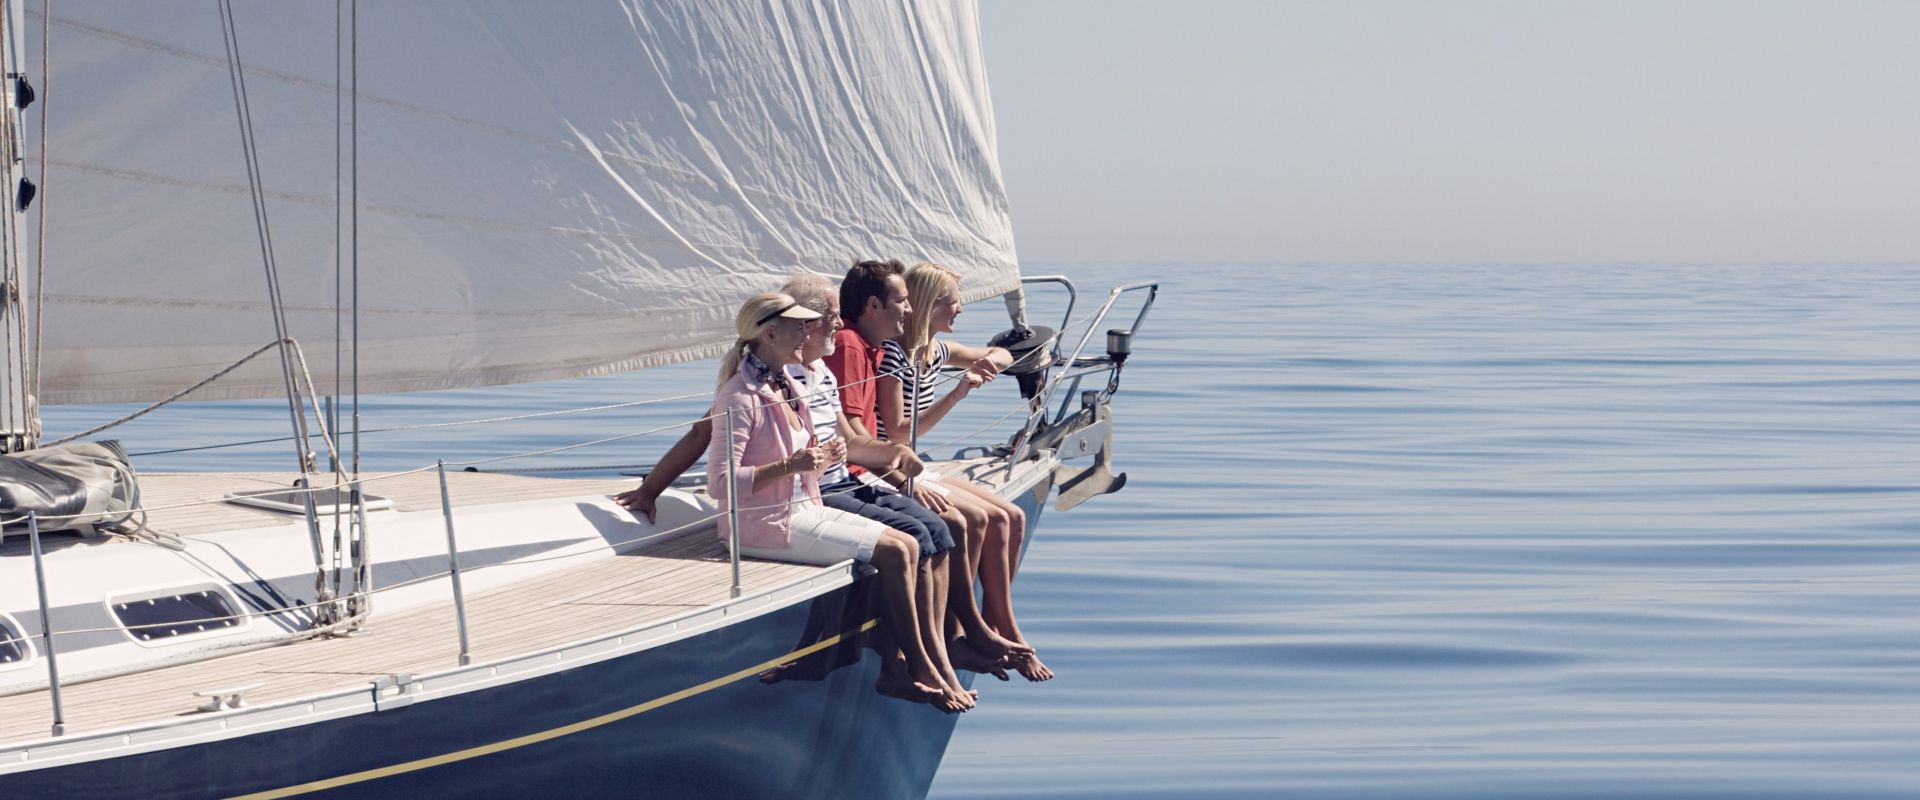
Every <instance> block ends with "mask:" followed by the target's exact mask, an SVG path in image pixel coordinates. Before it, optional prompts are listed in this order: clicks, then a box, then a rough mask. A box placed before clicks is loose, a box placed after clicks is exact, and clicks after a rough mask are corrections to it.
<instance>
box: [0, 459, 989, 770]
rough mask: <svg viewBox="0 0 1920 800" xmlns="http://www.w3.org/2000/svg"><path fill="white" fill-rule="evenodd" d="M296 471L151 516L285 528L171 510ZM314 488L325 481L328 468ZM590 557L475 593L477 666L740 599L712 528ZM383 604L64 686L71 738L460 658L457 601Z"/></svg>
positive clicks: (8, 726)
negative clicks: (327, 627) (310, 632)
mask: <svg viewBox="0 0 1920 800" xmlns="http://www.w3.org/2000/svg"><path fill="white" fill-rule="evenodd" d="M985 461H986V460H985V459H981V460H976V461H973V462H969V463H967V464H966V465H965V466H967V467H969V469H967V470H966V471H967V472H968V473H969V474H971V475H972V476H974V477H975V478H976V479H982V478H984V480H983V482H985V483H987V484H990V485H993V484H1002V483H1004V482H1005V481H1007V480H1008V479H1009V477H1010V476H1009V475H1008V474H1007V473H1006V471H1005V470H994V471H992V472H991V474H987V475H983V474H982V473H983V472H984V471H985V470H986V464H985V463H984V462H985ZM960 466H961V465H959V464H953V463H951V462H949V463H947V464H943V465H941V469H942V471H944V472H947V473H949V474H951V473H954V472H956V471H959V470H958V469H957V468H958V467H960ZM293 478H294V476H293V475H291V474H196V475H162V474H156V475H143V476H142V477H141V486H142V488H143V492H144V496H143V498H142V499H143V505H144V506H146V507H147V508H149V509H160V510H154V511H151V512H150V514H149V518H148V521H147V524H148V526H149V527H150V528H153V529H155V530H158V531H165V532H171V533H177V534H181V535H185V536H195V535H205V534H210V533H215V532H219V531H226V530H239V529H246V528H257V527H260V526H262V525H271V524H288V522H289V517H288V516H287V515H283V514H276V513H274V512H268V511H261V510H256V509H251V508H245V507H241V506H236V505H233V504H230V503H221V504H215V505H211V506H208V505H199V506H194V507H192V508H184V509H171V510H169V509H166V508H165V507H166V506H172V505H178V504H182V503H187V502H192V501H196V500H211V499H218V498H221V497H224V496H225V495H226V494H227V493H229V492H233V491H241V490H257V489H269V488H273V487H286V486H288V485H290V484H291V483H292V480H293ZM316 483H317V484H320V485H324V476H322V480H317V481H316ZM636 483H637V481H636V480H634V479H631V478H625V479H619V480H577V479H552V478H528V477H519V476H511V475H500V474H486V473H448V484H449V495H450V496H451V498H452V502H453V504H454V506H455V507H456V508H469V507H473V506H481V505H487V504H493V503H507V502H515V501H524V500H539V499H551V498H561V497H576V496H581V495H591V494H613V493H617V492H619V491H624V490H625V489H628V488H631V487H633V486H634V485H635V484H636ZM368 491H369V492H370V493H372V494H377V495H380V496H384V497H388V498H391V499H392V500H393V501H394V503H395V506H396V508H397V509H398V510H400V511H430V510H437V509H438V508H439V505H440V493H439V492H440V490H439V483H438V478H437V476H436V475H435V474H434V473H432V472H425V473H417V474H413V475H408V476H404V477H400V478H395V479H390V480H384V481H379V482H376V483H374V484H373V485H371V486H370V487H369V488H368ZM1003 491H1004V489H1003ZM106 546H128V545H118V544H109V545H106ZM9 557H15V556H9ZM579 561H580V563H579V566H577V567H570V568H567V569H564V570H561V571H558V572H550V573H547V574H544V575H541V576H535V577H529V578H527V579H525V580H522V581H518V582H514V583H511V584H508V585H505V586H501V587H498V588H494V589H491V590H487V591H472V590H469V592H468V593H467V620H468V632H469V637H470V640H471V650H472V657H473V661H474V662H475V663H481V662H485V661H489V660H492V659H497V658H501V657H506V656H512V655H517V654H525V653H529V652H532V651H537V650H541V649H543V648H551V647H554V646H558V645H563V644H568V643H573V642H578V641H581V640H583V639H588V638H591V637H593V636H595V635H601V634H608V633H612V632H615V631H620V630H624V629H629V628H634V627H636V626H640V625H642V624H644V623H647V622H650V621H654V620H663V619H666V618H669V617H673V616H676V615H680V614H684V613H686V612H689V611H695V610H699V609H702V608H707V607H710V606H713V605H716V604H719V603H723V602H726V601H727V600H729V598H730V596H731V593H730V588H731V585H732V570H731V567H730V565H729V563H728V559H727V553H726V549H725V547H724V546H722V544H721V543H720V542H719V541H718V540H717V538H716V537H715V536H714V534H713V528H712V527H711V526H710V525H708V526H702V527H698V528H694V529H691V530H687V531H684V532H681V533H679V534H677V535H674V536H671V537H670V538H666V539H663V540H660V541H655V542H652V543H649V544H647V545H646V546H644V547H641V548H640V549H638V550H635V551H632V552H629V553H626V554H623V555H615V556H606V555H602V556H600V557H598V558H580V559H579ZM827 571H829V570H826V569H822V568H818V567H811V566H804V565H795V564H781V563H774V562H765V561H753V560H748V561H743V562H742V564H741V582H742V589H743V593H744V594H748V595H751V594H752V593H753V592H756V591H759V590H761V589H768V588H772V587H775V586H779V585H782V584H787V583H790V582H793V581H795V580H799V579H802V578H804V577H806V576H808V575H811V574H816V573H823V572H827ZM374 603H375V605H374V615H373V618H372V622H371V624H370V625H369V627H368V629H367V630H366V631H364V632H361V633H358V634H355V635H353V636H351V637H345V638H327V639H316V640H307V641H299V642H293V643H288V644H282V645H278V646H273V647H267V648H264V649H258V650H251V651H242V652H236V653H232V654H227V655H221V656H218V657H214V658H210V659H207V660H202V661H196V662H193V663H188V664H182V665H178V666H171V667H165V668H161V669H156V670H151V671H146V672H140V673H136V674H132V675H126V676H121V677H114V678H105V679H101V680H95V681H91V682H86V683H78V684H63V699H64V704H65V717H66V720H65V721H66V725H67V732H68V734H69V735H73V734H79V733H84V732H87V731H98V730H103V729H109V728H118V727H122V726H127V725H133V724H139V723H152V722H157V721H164V720H168V719H173V718H178V717H182V716H185V715H190V714H193V713H195V709H196V707H198V706H199V705H200V704H201V703H202V702H203V700H202V698H198V697H195V696H194V692H196V691H200V690H205V689H211V688H222V687H232V686H240V685H246V684H251V683H264V685H263V686H261V687H260V688H258V689H255V690H253V691H252V692H251V693H250V694H248V696H247V700H248V702H249V703H250V704H261V703H267V702H271V701H275V700H285V699H291V698H297V697H305V696H311V695H315V694H320V693H324V692H328V691H337V690H341V689H352V688H364V687H366V685H367V684H368V683H369V682H371V681H374V680H376V679H380V678H384V677H387V676H390V675H395V674H407V673H428V672H435V671H440V670H446V669H451V668H454V667H456V666H457V665H458V656H459V638H458V631H457V629H456V626H455V621H454V609H453V606H452V603H451V602H450V601H448V602H443V603H439V604H435V605H432V606H430V607H426V608H419V609H414V610H408V611H399V612H388V613H381V611H380V606H379V599H378V597H376V599H375V600H374ZM40 668H42V669H44V665H43V664H42V665H41V666H40ZM52 721H53V713H52V705H51V701H50V699H49V697H48V693H47V692H46V691H45V690H40V691H34V692H28V693H25V694H17V695H12V696H7V697H0V742H19V741H23V740H31V739H39V738H42V737H45V736H47V735H48V732H49V729H50V728H51V725H52Z"/></svg>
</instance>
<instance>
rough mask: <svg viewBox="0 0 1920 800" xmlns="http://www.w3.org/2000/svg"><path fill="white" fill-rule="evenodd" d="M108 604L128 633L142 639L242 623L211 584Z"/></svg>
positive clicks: (153, 639) (150, 639)
mask: <svg viewBox="0 0 1920 800" xmlns="http://www.w3.org/2000/svg"><path fill="white" fill-rule="evenodd" d="M110 607H111V608H112V609H113V617H114V619H116V620H119V621H120V624H121V626H123V627H125V628H126V629H127V635H129V636H132V637H133V638H134V639H135V640H137V641H141V642H155V641H160V640H162V639H172V638H175V637H179V636H186V635H188V634H195V633H206V632H209V631H215V632H217V631H221V630H226V629H228V628H237V627H240V625H241V623H242V619H241V617H240V615H239V612H237V611H235V610H234V605H233V601H232V600H229V599H228V598H227V595H226V593H225V592H222V591H220V590H218V589H216V588H214V587H212V586H194V587H189V588H186V589H182V590H180V591H177V592H171V593H162V594H155V595H151V596H148V597H141V598H137V599H122V600H116V601H114V602H113V603H112V604H111V606H110Z"/></svg>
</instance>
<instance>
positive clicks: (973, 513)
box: [942, 484, 1032, 671]
mask: <svg viewBox="0 0 1920 800" xmlns="http://www.w3.org/2000/svg"><path fill="white" fill-rule="evenodd" d="M942 485H945V484H942ZM947 499H948V500H950V501H952V502H953V506H954V508H956V509H959V511H960V513H961V515H962V516H963V517H964V518H965V520H966V539H965V540H964V541H963V542H962V545H961V547H959V548H958V549H956V550H955V552H960V551H962V550H964V551H966V552H967V553H968V564H967V566H968V567H969V572H968V573H967V574H966V575H964V576H963V575H962V574H961V573H959V572H954V573H953V575H952V577H951V578H950V581H951V582H952V591H953V600H952V601H951V602H949V603H948V604H947V606H948V608H951V609H952V610H953V613H954V615H955V616H956V617H958V618H959V621H960V627H961V628H962V630H964V631H965V632H966V636H967V645H968V646H969V647H970V648H971V649H972V651H973V652H975V653H978V654H979V655H981V656H983V657H985V658H986V659H988V661H990V662H998V661H999V660H1000V659H1002V658H1018V657H1021V656H1024V655H1026V654H1027V653H1030V652H1032V648H1030V647H1027V646H1026V645H1025V644H1023V643H1021V642H1019V641H1016V640H1014V639H1013V638H1011V637H1009V636H1003V635H1001V634H1000V633H998V632H996V631H994V629H993V628H992V627H991V626H990V625H989V624H988V621H987V619H986V618H985V617H983V616H981V613H980V608H979V606H978V605H977V603H976V601H975V597H974V590H973V582H974V573H975V572H976V571H977V570H979V565H980V563H981V559H982V558H988V557H990V556H991V554H989V553H987V552H986V547H987V537H988V535H989V533H990V530H989V529H990V528H991V527H992V516H993V514H994V509H993V506H991V505H989V504H987V503H986V502H985V501H983V500H981V499H979V498H977V497H975V496H973V495H971V494H968V493H966V492H952V493H950V494H948V495H947ZM955 538H956V539H958V538H959V537H958V536H956V537H955ZM982 577H984V576H982ZM991 593H992V590H991V589H989V590H988V594H989V595H991ZM981 671H985V670H981Z"/></svg>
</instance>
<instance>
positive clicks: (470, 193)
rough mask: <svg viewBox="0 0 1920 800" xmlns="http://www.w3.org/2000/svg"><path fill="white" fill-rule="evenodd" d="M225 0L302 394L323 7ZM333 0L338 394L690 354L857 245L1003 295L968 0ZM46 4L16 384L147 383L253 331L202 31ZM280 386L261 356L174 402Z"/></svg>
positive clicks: (327, 57) (327, 248) (331, 245)
mask: <svg viewBox="0 0 1920 800" xmlns="http://www.w3.org/2000/svg"><path fill="white" fill-rule="evenodd" d="M236 6H237V7H236V8H235V9H234V13H235V17H236V22H237V25H236V29H237V31H238V36H237V38H238V41H239V45H240V56H241V63H242V64H243V65H244V67H245V73H244V75H245V81H246V91H247V99H248V100H249V102H250V105H251V109H252V126H253V130H254V135H255V137H256V140H257V142H258V145H259V146H258V151H257V152H258V160H259V165H260V175H261V178H262V180H263V182H264V186H265V190H266V197H267V217H268V221H269V222H270V224H271V231H272V237H271V241H272V245H273V249H274V256H275V259H276V261H277V262H278V271H279V275H280V280H281V282H282V286H283V297H284V298H285V301H286V308H287V310H288V319H289V325H290V333H291V335H292V336H294V337H295V338H296V339H297V340H299V342H300V343H301V344H302V346H303V347H304V348H305V350H306V352H307V354H308V357H309V361H310V363H311V367H312V369H313V373H314V377H315V379H316V380H317V381H318V382H319V383H321V384H322V385H323V386H331V385H332V382H333V377H334V376H333V372H334V369H333V351H334V341H335V331H336V319H337V318H338V314H337V313H336V310H337V308H338V306H337V305H336V302H335V297H336V294H337V293H338V292H339V291H340V290H341V286H342V284H339V283H337V282H336V274H337V273H336V269H335V264H336V257H337V255H336V254H337V251H338V249H337V248H336V244H335V238H336V237H335V231H336V226H335V215H336V200H335V198H336V186H344V185H345V184H346V183H347V178H346V176H340V177H339V179H338V182H336V166H337V165H339V164H343V163H345V162H346V159H341V160H336V158H335V152H336V130H337V128H336V124H337V119H338V117H337V116H336V113H335V109H336V100H337V99H343V98H339V97H338V96H337V95H336V90H335V86H336V82H335V76H336V74H337V73H336V64H337V63H338V62H337V61H336V59H337V58H341V57H344V55H345V54H344V53H343V52H341V51H340V50H337V49H336V41H337V40H336V34H335V31H336V19H335V13H334V12H335V8H334V7H335V4H333V3H306V4H292V3H257V4H254V3H246V4H236ZM359 6H360V19H359V23H358V33H359V38H358V57H357V58H358V98H357V109H358V115H359V124H358V158H357V165H358V186H359V212H358V220H359V225H358V238H359V276H360V291H359V293H360V311H359V326H360V330H359V340H360V387H361V390H362V391H365V392H391V391H411V390H420V389H438V388H452V387H463V386H477V385H486V384H499V383H514V382H527V381H538V380H547V379H555V378H564V377H572V376H579V375H588V374H596V373H604V372H610V371H618V370H624V369H632V368H638V367H644V366H652V365H658V364H664V363H670V362H674V361H681V360H687V359H692V358H698V357H703V356H706V355H709V354H711V353H713V352H716V351H717V349H718V348H719V347H721V346H722V345H723V343H724V342H726V341H730V340H731V338H732V316H733V313H734V311H735V310H736V309H737V307H738V304H739V302H740V300H741V299H742V298H743V297H745V296H746V295H747V294H749V293H751V292H754V291H760V290H764V289H768V288H772V287H774V286H777V285H778V284H779V283H780V282H781V281H782V280H784V279H785V278H786V277H787V276H789V275H790V274H791V273H793V272H794V271H795V270H797V269H813V270H819V271H824V272H830V273H835V274H837V273H838V272H840V271H842V270H844V269H845V268H846V266H847V265H848V264H849V263H851V262H852V261H853V260H855V259H858V258H868V257H876V256H877V257H882V258H900V259H903V260H907V261H909V262H911V261H915V260H931V261H937V262H940V263H943V264H947V265H949V266H952V267H954V268H956V269H958V270H960V271H961V272H962V273H963V274H964V275H965V276H966V279H965V281H964V283H963V293H964V294H965V295H967V298H968V299H978V298H982V297H987V296H991V295H994V294H1000V293H1004V292H1007V291H1010V290H1012V289H1014V288H1016V286H1017V282H1018V272H1017V267H1016V265H1015V256H1014V247H1013V237H1012V231H1011V225H1010V223H1009V219H1008V213H1007V206H1006V196H1005V192H1004V189H1003V186H1002V183H1001V178H1000V173H999V167H998V158H997V155H996V152H995V139H994V122H993V113H992V109H991V106H990V104H989V102H988V91H987V79H986V73H985V70H984V67H983V65H982V59H981V47H980V42H979V38H978V36H979V30H978V24H977V19H976V8H975V7H974V4H973V3H972V2H971V0H957V1H956V2H944V0H943V1H942V2H931V1H929V0H904V1H903V2H888V3H878V2H864V0H862V1H860V2H853V1H846V2H832V1H831V0H829V1H827V2H787V1H785V0H628V1H627V2H624V3H623V2H585V1H584V0H581V1H579V2H564V3H532V2H506V1H503V2H491V3H487V2H467V1H466V0H461V1H460V2H453V1H452V0H446V1H444V2H443V1H439V0H408V1H407V2H374V0H366V1H365V2H361V3H359ZM53 9H54V11H53V19H52V20H51V23H52V24H51V31H52V34H51V44H50V45H49V46H48V48H47V49H48V52H49V53H50V54H51V57H52V70H51V71H52V74H51V76H50V77H51V81H50V85H49V87H48V88H49V90H50V91H47V92H45V93H44V97H43V100H44V101H45V102H44V103H42V104H37V105H36V106H35V107H33V108H31V109H29V113H28V115H27V118H26V124H27V130H28V131H29V132H30V133H31V132H33V131H35V130H37V126H38V112H39V111H40V110H41V109H42V108H50V109H51V111H50V117H49V121H50V123H51V132H50V134H49V136H48V148H49V149H48V155H47V159H46V160H47V164H48V167H49V169H48V171H47V179H46V185H45V186H44V187H42V188H43V195H42V197H43V199H44V201H45V204H46V208H47V210H48V212H49V216H48V218H47V243H46V252H47V259H46V269H47V274H46V281H45V287H44V290H45V300H46V310H45V324H46V334H45V349H44V354H43V358H42V363H41V368H42V371H43V376H44V377H43V387H44V390H43V396H42V397H41V402H43V403H90V402H123V401H146V400H153V399H158V398H161V397H165V396H167V395H169V394H171V393H173V392H175V391H177V390H178V389H180V388H183V387H185V386H187V385H189V384H191V383H193V382H195V381H197V380H200V379H202V378H204V377H206V376H207V375H209V374H211V373H213V372H214V371H216V370H218V369H220V368H222V367H225V366H226V365H228V364H230V363H232V362H233V361H234V360H236V359H238V358H239V357H241V356H243V355H245V354H246V353H248V352H250V351H252V350H253V349H255V348H257V347H259V346H261V345H263V344H265V343H267V342H270V341H272V340H273V337H274V329H273V325H272V321H271V318H270V316H269V306H268V303H267V293H266V278H265V276H264V273H263V270H262V266H261V262H262V256H261V251H260V245H259V239H258V237H257V235H256V231H255V225H254V222H253V212H252V203H251V199H250V196H249V193H248V190H247V173H246V169H245V161H244V160H243V158H244V155H243V150H242V148H241V146H240V141H241V139H240V133H239V126H238V124H237V123H236V118H235V112H234V97H233V89H232V86H231V83H230V80H229V74H228V69H227V57H226V51H225V47H224V41H223V37H222V33H221V24H220V18H219V16H218V13H217V11H216V6H215V4H214V3H211V2H205V0H195V1H194V2H131V1H129V2H121V3H60V4H54V6H53ZM30 11H32V12H34V13H37V6H36V7H35V8H34V9H30ZM40 22H41V20H40V18H39V17H38V16H34V15H33V14H30V15H29V18H28V19H27V25H26V30H25V31H22V34H23V35H22V36H21V37H20V38H21V39H22V40H23V44H25V45H27V58H26V59H25V61H26V63H27V64H28V65H29V66H34V65H37V64H38V63H39V28H40ZM346 38H347V37H345V36H344V35H343V37H342V39H341V41H344V40H345V39H346ZM22 155H23V156H25V157H26V158H27V163H28V165H29V166H31V165H32V164H33V163H34V159H36V158H37V156H38V150H37V148H36V146H35V139H29V142H28V150H27V152H25V153H23V154H22ZM29 227H31V226H29ZM28 252H31V250H29V251H28ZM31 271H32V270H31V269H29V270H27V272H29V273H31ZM345 302H347V301H346V300H344V299H343V300H342V303H345ZM342 336H343V338H344V337H345V334H344V333H343V335H342ZM323 391H324V390H323ZM283 393H284V385H283V383H282V380H281V378H280V375H279V364H278V362H277V360H275V359H272V358H271V357H268V358H262V359H258V360H257V361H256V362H255V363H253V364H251V365H250V366H249V367H247V368H244V369H242V370H239V371H236V372H235V373H234V374H232V375H230V376H228V377H226V378H224V379H222V380H221V381H219V382H217V383H215V384H213V385H212V386H210V387H208V388H207V389H205V390H203V391H202V392H199V393H197V394H196V395H195V398H196V399H211V398H239V397H268V396H279V395H282V394H283Z"/></svg>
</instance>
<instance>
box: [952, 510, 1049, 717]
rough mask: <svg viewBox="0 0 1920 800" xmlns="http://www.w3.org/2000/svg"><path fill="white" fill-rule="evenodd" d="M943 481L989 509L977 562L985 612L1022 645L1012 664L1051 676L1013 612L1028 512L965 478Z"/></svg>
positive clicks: (1033, 677)
mask: <svg viewBox="0 0 1920 800" xmlns="http://www.w3.org/2000/svg"><path fill="white" fill-rule="evenodd" d="M941 485H942V486H947V487H950V488H953V489H956V490H958V491H956V492H954V494H955V495H959V494H965V495H967V496H968V497H970V498H972V499H974V500H975V501H977V502H979V503H980V504H981V505H982V506H983V507H984V508H985V509H986V516H987V529H986V533H987V535H986V537H985V541H984V543H983V546H982V548H981V555H980V560H979V562H978V563H979V566H980V584H981V598H980V600H981V605H982V615H983V616H984V617H985V618H986V621H987V623H988V624H989V625H991V626H993V628H994V630H996V631H998V632H999V633H1000V634H1001V635H1003V636H1005V637H1006V638H1008V639H1010V640H1012V641H1014V642H1016V643H1018V644H1019V645H1021V646H1022V648H1021V649H1022V650H1024V651H1025V654H1024V657H1021V656H1020V655H1019V654H1018V653H1017V651H1016V657H1015V658H1014V663H1013V664H1012V666H1013V668H1014V669H1016V670H1018V671H1019V672H1020V675H1021V676H1022V677H1024V678H1026V679H1027V680H1030V681H1044V680H1049V679H1051V678H1052V677H1053V670H1051V669H1048V668H1047V665H1046V664H1044V663H1041V661H1040V659H1039V657H1038V656H1036V655H1034V653H1033V647H1032V644H1031V643H1030V642H1028V641H1027V637H1026V635H1025V634H1023V633H1021V632H1020V622H1019V620H1018V619H1017V618H1016V617H1015V616H1014V613H1013V574H1014V572H1015V570H1016V569H1017V567H1018V565H1019V563H1020V544H1021V541H1022V540H1023V539H1024V538H1025V537H1026V523H1027V515H1026V512H1024V511H1021V510H1020V507H1019V506H1017V505H1014V504H1013V503H1010V502H1008V501H1007V500H1006V499H1005V498H1003V497H1001V496H999V495H998V494H995V493H993V492H991V491H988V490H987V489H986V488H985V487H983V486H980V485H978V484H975V483H974V482H972V481H969V480H967V479H965V478H959V477H956V478H950V479H948V480H945V481H942V482H941Z"/></svg>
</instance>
